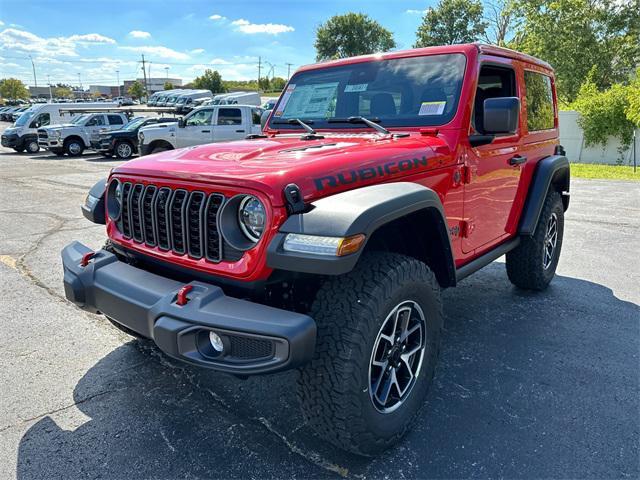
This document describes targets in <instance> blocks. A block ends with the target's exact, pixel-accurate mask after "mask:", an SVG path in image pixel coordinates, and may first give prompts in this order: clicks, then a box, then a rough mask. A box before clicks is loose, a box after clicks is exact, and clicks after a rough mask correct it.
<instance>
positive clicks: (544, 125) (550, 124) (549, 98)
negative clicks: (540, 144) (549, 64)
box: [524, 70, 555, 132]
mask: <svg viewBox="0 0 640 480" xmlns="http://www.w3.org/2000/svg"><path fill="white" fill-rule="evenodd" d="M524 84H525V87H526V89H527V94H526V101H527V128H528V130H529V131H530V132H535V131H537V130H548V129H550V128H554V127H555V122H554V112H553V90H552V89H551V79H550V78H549V77H547V76H546V75H542V74H541V73H536V72H531V71H529V70H525V72H524Z"/></svg>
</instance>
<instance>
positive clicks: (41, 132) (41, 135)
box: [38, 130, 49, 140]
mask: <svg viewBox="0 0 640 480" xmlns="http://www.w3.org/2000/svg"><path fill="white" fill-rule="evenodd" d="M38 138H42V139H43V140H46V139H47V138H49V135H48V134H47V131H46V130H38Z"/></svg>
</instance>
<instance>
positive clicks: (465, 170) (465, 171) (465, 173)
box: [462, 165, 471, 183]
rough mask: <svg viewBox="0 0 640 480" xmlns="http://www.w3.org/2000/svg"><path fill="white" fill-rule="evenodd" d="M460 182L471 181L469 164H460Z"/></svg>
mask: <svg viewBox="0 0 640 480" xmlns="http://www.w3.org/2000/svg"><path fill="white" fill-rule="evenodd" d="M462 183H471V167H470V166H469V165H463V166H462Z"/></svg>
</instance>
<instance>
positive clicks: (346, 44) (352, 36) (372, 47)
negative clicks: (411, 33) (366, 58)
mask: <svg viewBox="0 0 640 480" xmlns="http://www.w3.org/2000/svg"><path fill="white" fill-rule="evenodd" d="M314 46H315V48H316V58H317V60H318V61H322V60H330V59H335V58H345V57H353V56H355V55H365V54H368V53H375V52H383V51H386V50H391V49H392V48H395V46H396V42H395V40H394V39H393V34H392V33H391V32H390V31H389V30H387V29H386V28H384V27H383V26H382V25H380V24H379V23H378V22H376V21H375V20H373V19H372V18H370V17H369V16H368V15H365V14H363V13H347V14H345V15H336V16H333V17H331V18H330V19H329V20H327V21H326V22H325V23H323V24H322V25H320V26H319V27H318V29H317V30H316V41H315V44H314Z"/></svg>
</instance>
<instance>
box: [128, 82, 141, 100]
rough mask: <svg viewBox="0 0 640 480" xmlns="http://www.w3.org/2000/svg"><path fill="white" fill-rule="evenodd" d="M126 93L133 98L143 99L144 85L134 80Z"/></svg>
mask: <svg viewBox="0 0 640 480" xmlns="http://www.w3.org/2000/svg"><path fill="white" fill-rule="evenodd" d="M127 93H128V94H129V95H131V96H132V97H133V98H142V97H144V85H142V83H140V82H138V81H137V80H136V81H135V82H133V83H132V84H131V86H130V87H129V89H128V90H127Z"/></svg>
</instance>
